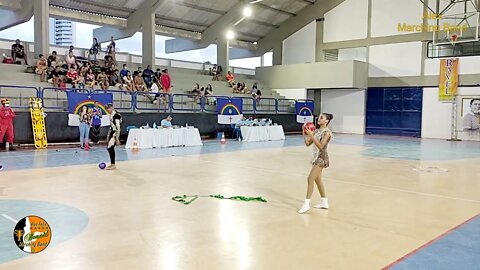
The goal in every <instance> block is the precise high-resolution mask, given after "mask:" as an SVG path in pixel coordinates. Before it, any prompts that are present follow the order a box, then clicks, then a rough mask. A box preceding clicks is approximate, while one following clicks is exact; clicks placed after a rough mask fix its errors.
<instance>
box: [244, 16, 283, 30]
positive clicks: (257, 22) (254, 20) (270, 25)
mask: <svg viewBox="0 0 480 270" xmlns="http://www.w3.org/2000/svg"><path fill="white" fill-rule="evenodd" d="M245 22H251V23H254V24H258V25H262V26H266V27H271V28H278V27H280V25H278V24H273V23H268V22H263V21H259V20H256V19H250V18H249V19H247V20H245Z"/></svg>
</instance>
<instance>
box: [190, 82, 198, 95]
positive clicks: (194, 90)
mask: <svg viewBox="0 0 480 270" xmlns="http://www.w3.org/2000/svg"><path fill="white" fill-rule="evenodd" d="M190 93H192V94H194V95H197V96H198V95H199V94H200V85H199V84H198V83H196V84H195V85H194V86H193V88H192V91H191V92H190Z"/></svg>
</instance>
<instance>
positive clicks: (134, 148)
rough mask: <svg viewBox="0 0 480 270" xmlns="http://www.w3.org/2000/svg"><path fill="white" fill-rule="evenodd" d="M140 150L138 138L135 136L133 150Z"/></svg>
mask: <svg viewBox="0 0 480 270" xmlns="http://www.w3.org/2000/svg"><path fill="white" fill-rule="evenodd" d="M138 150H140V149H139V148H138V142H137V138H135V139H133V145H132V152H138Z"/></svg>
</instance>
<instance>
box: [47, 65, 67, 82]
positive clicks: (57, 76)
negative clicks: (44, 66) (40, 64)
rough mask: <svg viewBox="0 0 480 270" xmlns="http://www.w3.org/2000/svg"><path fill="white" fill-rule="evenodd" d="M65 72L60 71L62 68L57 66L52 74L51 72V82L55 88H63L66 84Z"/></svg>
mask: <svg viewBox="0 0 480 270" xmlns="http://www.w3.org/2000/svg"><path fill="white" fill-rule="evenodd" d="M64 74H65V73H64V72H62V70H61V69H60V66H56V67H55V69H54V70H52V72H50V76H49V82H50V83H52V84H53V87H62V83H63V82H64Z"/></svg>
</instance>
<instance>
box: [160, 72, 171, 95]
mask: <svg viewBox="0 0 480 270" xmlns="http://www.w3.org/2000/svg"><path fill="white" fill-rule="evenodd" d="M160 81H161V82H162V88H163V92H164V93H167V94H170V92H171V90H172V80H171V78H170V74H168V69H164V70H162V75H161V76H160Z"/></svg>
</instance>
